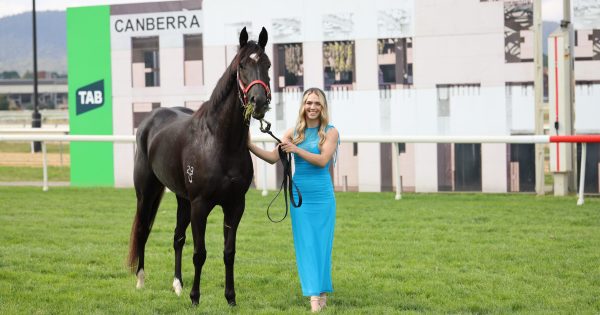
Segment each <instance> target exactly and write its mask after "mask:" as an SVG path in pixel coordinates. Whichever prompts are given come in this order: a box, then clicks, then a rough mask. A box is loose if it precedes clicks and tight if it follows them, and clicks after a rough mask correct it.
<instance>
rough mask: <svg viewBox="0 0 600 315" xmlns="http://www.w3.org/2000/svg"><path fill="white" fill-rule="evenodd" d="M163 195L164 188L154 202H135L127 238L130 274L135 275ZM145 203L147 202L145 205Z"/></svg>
mask: <svg viewBox="0 0 600 315" xmlns="http://www.w3.org/2000/svg"><path fill="white" fill-rule="evenodd" d="M163 194H164V188H163V189H162V190H161V191H160V192H159V193H158V194H157V195H156V196H155V198H154V200H140V199H138V202H137V210H136V213H135V217H134V219H133V224H132V225H131V236H130V238H129V255H128V257H127V265H128V266H129V268H130V269H131V272H132V273H136V272H137V270H136V267H137V266H138V259H139V253H140V249H141V248H143V247H145V246H146V241H147V240H148V236H149V235H150V231H152V225H153V224H154V218H155V217H156V213H157V212H158V206H159V204H160V201H161V199H162V196H163ZM146 202H149V204H148V203H146Z"/></svg>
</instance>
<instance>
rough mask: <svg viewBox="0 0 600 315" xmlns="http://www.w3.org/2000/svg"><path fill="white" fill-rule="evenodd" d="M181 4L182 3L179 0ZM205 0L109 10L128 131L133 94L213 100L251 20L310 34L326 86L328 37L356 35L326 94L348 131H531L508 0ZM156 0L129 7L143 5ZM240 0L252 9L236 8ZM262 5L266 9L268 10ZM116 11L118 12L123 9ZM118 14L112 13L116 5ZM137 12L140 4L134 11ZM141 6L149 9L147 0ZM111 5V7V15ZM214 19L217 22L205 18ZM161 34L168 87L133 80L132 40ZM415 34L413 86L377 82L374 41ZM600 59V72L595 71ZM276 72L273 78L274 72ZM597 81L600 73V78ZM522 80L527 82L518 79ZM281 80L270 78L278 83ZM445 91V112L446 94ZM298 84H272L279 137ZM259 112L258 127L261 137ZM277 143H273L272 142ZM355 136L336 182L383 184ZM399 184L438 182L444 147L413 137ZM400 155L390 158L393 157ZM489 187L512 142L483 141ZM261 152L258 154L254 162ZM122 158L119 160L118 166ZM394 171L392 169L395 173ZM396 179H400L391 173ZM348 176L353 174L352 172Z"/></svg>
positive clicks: (313, 66) (583, 94) (308, 54)
mask: <svg viewBox="0 0 600 315" xmlns="http://www.w3.org/2000/svg"><path fill="white" fill-rule="evenodd" d="M176 3H178V2H176ZM198 3H201V4H202V8H201V9H198V8H196V9H192V10H186V11H169V12H154V13H152V12H146V13H137V14H134V13H131V11H128V13H126V14H121V13H123V11H121V13H115V14H113V15H112V16H111V27H112V33H111V45H112V54H111V57H112V74H113V119H114V134H132V133H133V132H134V126H133V123H132V121H133V116H134V114H133V113H134V106H133V104H136V103H160V106H162V107H171V106H186V105H187V106H194V107H197V106H198V105H199V104H201V103H202V102H203V101H205V100H207V99H208V98H209V97H210V93H211V92H212V90H213V88H214V86H215V85H216V83H217V81H218V79H219V78H220V77H221V75H222V73H223V71H224V70H225V68H226V67H227V66H228V64H229V62H230V61H231V59H232V58H233V56H234V55H235V53H236V49H237V45H238V34H239V33H238V32H239V30H240V29H241V28H242V27H243V26H246V27H247V30H248V31H249V34H250V39H256V38H257V36H258V33H259V32H260V29H261V27H262V26H264V27H266V28H267V30H268V31H269V43H268V45H267V47H266V51H267V53H268V54H269V55H271V54H272V52H273V44H276V43H302V46H303V61H304V63H303V79H304V87H305V88H308V87H313V86H315V87H320V88H323V86H324V77H323V42H324V41H332V40H351V41H354V43H355V47H354V52H355V60H356V65H355V70H356V71H355V73H354V74H355V82H354V83H353V84H352V85H351V86H352V88H351V89H350V90H349V91H327V92H326V94H327V97H328V101H329V105H330V109H329V110H330V117H331V123H332V124H333V125H334V126H335V127H336V128H337V129H338V130H339V132H340V136H341V139H342V140H343V139H345V138H348V137H351V136H353V135H389V134H402V135H510V134H532V133H533V130H534V119H533V108H534V104H533V88H532V85H530V83H531V82H533V75H534V73H533V70H534V69H533V63H532V62H528V61H525V62H506V60H505V21H504V16H505V15H504V10H505V5H506V2H505V1H484V2H482V1H475V0H473V1H437V0H420V1H414V0H404V1H398V0H375V1H370V2H365V1H359V0H352V1H346V2H344V5H343V6H340V5H339V3H338V2H336V1H316V0H309V1H275V0H269V1H266V2H262V3H261V5H256V6H247V3H246V2H243V1H241V0H235V1H228V2H227V3H222V2H217V1H206V2H198ZM147 5H148V6H150V7H152V6H153V5H150V4H135V5H134V4H132V5H129V6H130V7H131V8H134V9H135V8H143V7H144V6H147ZM231 7H244V8H245V9H244V10H233V11H232V10H230V8H231ZM264 8H269V9H268V10H265V9H264ZM117 11H118V10H117ZM117 11H115V12H117ZM133 11H135V10H133ZM139 11H140V12H141V11H143V10H141V9H139ZM113 13H114V12H113ZM173 15H185V16H187V17H191V16H193V15H195V16H197V17H198V19H199V21H200V23H199V26H197V27H192V28H189V29H181V30H176V31H173V30H171V31H168V30H163V31H156V30H154V31H132V32H118V31H116V29H115V27H114V26H115V22H116V20H117V19H127V18H131V19H135V18H144V17H148V16H152V17H159V16H162V17H168V16H173ZM208 26H210V27H208ZM192 33H202V36H203V60H202V68H203V71H204V73H203V75H202V83H201V84H199V85H198V84H196V85H194V86H186V85H184V80H185V75H186V71H185V69H189V67H186V66H185V64H184V60H183V56H184V51H183V35H184V34H192ZM140 36H158V37H159V47H160V48H159V50H160V71H161V84H160V87H145V88H137V87H136V88H133V87H132V86H133V82H132V81H133V78H132V70H131V69H132V63H131V62H132V51H131V38H132V37H140ZM520 36H521V37H522V39H523V43H522V46H521V47H522V49H521V52H520V53H521V55H520V57H521V58H522V59H529V58H531V56H532V50H531V40H532V33H531V32H530V31H528V30H524V31H522V32H521V34H520ZM401 37H411V38H412V56H411V58H412V60H411V61H412V65H413V66H414V69H413V71H414V72H413V74H414V84H413V85H411V86H406V87H405V88H401V89H393V90H389V91H386V92H382V91H380V90H379V82H378V70H379V68H378V51H377V44H378V43H377V39H381V38H401ZM579 64H581V65H583V66H581V67H576V78H577V79H578V80H594V78H597V73H600V68H599V67H600V66H598V64H599V62H598V61H590V62H587V61H586V62H579V63H578V65H579ZM597 68H598V69H597ZM270 77H271V78H272V80H274V79H275V76H274V75H273V70H271V73H270ZM595 80H597V79H595ZM521 83H522V85H519V84H521ZM528 84H529V85H528ZM272 86H273V84H272ZM597 87H598V85H597V84H596V85H594V84H592V86H591V87H578V88H577V89H576V93H578V94H577V95H578V96H577V97H578V100H579V103H578V104H580V105H578V109H577V111H578V112H577V116H578V117H580V119H578V121H577V123H576V126H577V128H580V129H581V130H595V129H597V128H598V127H596V125H597V124H594V121H593V119H592V118H591V117H597V116H598V114H600V112H599V110H598V107H597V106H595V105H594V103H593V100H595V99H597V97H598V96H597V95H598V94H599V93H600V92H598V90H599V89H598V88H597ZM442 90H443V91H444V92H443V93H447V96H448V104H447V109H443V108H442V107H443V106H445V105H441V104H442V102H440V93H441V92H440V91H442ZM301 97H302V93H301V91H294V92H285V93H273V102H272V104H271V106H272V108H273V109H272V110H271V111H269V112H268V113H267V116H266V119H267V120H269V121H271V122H272V123H273V130H274V132H275V133H276V134H279V135H281V134H283V132H285V130H287V129H289V128H292V127H293V126H294V125H295V122H296V117H297V113H298V108H299V105H300V104H299V103H300V99H301ZM257 125H258V123H257V122H255V121H253V122H252V124H251V132H252V134H253V135H254V136H257V135H259V134H260V132H259V130H258V128H257ZM269 146H271V145H269ZM114 150H115V154H114V161H115V182H116V185H117V186H131V185H132V176H131V174H132V169H133V162H132V161H133V152H134V146H133V145H130V144H115V145H114ZM353 151H354V150H353V145H352V144H351V143H344V144H342V146H341V147H340V149H339V152H338V153H339V155H338V163H337V165H336V166H335V170H334V184H335V185H336V187H338V188H340V187H342V186H343V185H344V184H345V183H347V185H348V187H349V188H350V189H354V188H356V189H358V190H361V191H378V190H379V189H381V182H382V176H381V172H380V169H381V154H382V153H381V150H380V146H379V145H373V144H366V143H361V144H359V145H358V152H359V154H358V156H353ZM399 158H400V173H401V175H402V176H403V186H405V188H409V189H412V190H414V191H418V192H431V191H437V189H438V183H437V178H438V177H437V163H438V162H437V147H436V145H435V144H408V145H406V152H405V153H402V154H401V155H400V157H399ZM397 159H398V157H397V156H394V157H393V158H392V161H393V163H395V162H396V161H397ZM481 159H482V190H483V191H485V192H502V191H506V187H507V184H506V173H507V172H506V165H507V162H506V147H505V146H501V145H483V146H482V150H481ZM255 160H256V159H255ZM117 162H118V163H117ZM265 170H266V175H267V176H266V178H267V180H266V181H267V187H268V188H269V189H275V188H276V187H278V185H279V183H276V175H275V174H276V168H275V166H271V165H268V166H267V167H266V168H265V167H264V165H263V164H262V163H261V162H258V161H255V184H256V185H257V186H259V187H261V186H262V185H263V181H264V180H263V174H264V173H265ZM394 172H395V171H394ZM393 177H394V179H393V181H394V184H396V176H393ZM344 178H345V179H344Z"/></svg>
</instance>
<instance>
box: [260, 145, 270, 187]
mask: <svg viewBox="0 0 600 315" xmlns="http://www.w3.org/2000/svg"><path fill="white" fill-rule="evenodd" d="M262 147H263V149H264V150H266V149H267V143H266V142H262ZM262 164H263V172H262V173H263V180H262V187H263V190H262V196H263V197H266V196H267V195H268V194H269V192H268V191H267V162H265V161H262Z"/></svg>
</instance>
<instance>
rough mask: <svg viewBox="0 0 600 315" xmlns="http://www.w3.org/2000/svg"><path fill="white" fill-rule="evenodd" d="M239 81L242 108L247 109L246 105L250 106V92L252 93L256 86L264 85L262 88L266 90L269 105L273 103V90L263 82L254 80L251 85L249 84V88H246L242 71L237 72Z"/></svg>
mask: <svg viewBox="0 0 600 315" xmlns="http://www.w3.org/2000/svg"><path fill="white" fill-rule="evenodd" d="M237 81H238V84H239V88H240V90H239V91H240V94H241V95H240V100H241V101H242V106H244V107H246V105H247V104H248V91H250V88H251V87H252V86H253V85H255V84H260V85H262V87H263V88H264V89H265V91H266V92H267V104H270V103H271V89H269V86H268V85H267V84H266V83H265V82H263V81H262V80H254V81H252V82H250V84H248V86H246V87H244V82H243V81H242V78H240V71H239V70H238V71H237Z"/></svg>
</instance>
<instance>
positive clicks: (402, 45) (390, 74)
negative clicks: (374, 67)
mask: <svg viewBox="0 0 600 315" xmlns="http://www.w3.org/2000/svg"><path fill="white" fill-rule="evenodd" d="M377 63H378V65H379V73H378V76H379V89H382V90H386V89H394V88H396V87H402V86H410V85H412V84H413V60H412V38H411V37H409V38H386V39H379V40H377Z"/></svg>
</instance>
